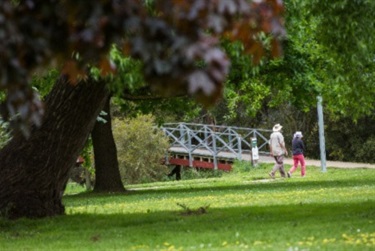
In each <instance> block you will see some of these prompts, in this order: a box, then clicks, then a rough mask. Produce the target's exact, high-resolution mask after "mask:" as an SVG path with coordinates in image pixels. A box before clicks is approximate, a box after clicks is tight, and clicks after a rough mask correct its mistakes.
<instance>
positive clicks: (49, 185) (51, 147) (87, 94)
mask: <svg viewBox="0 0 375 251" xmlns="http://www.w3.org/2000/svg"><path fill="white" fill-rule="evenodd" d="M108 95H109V92H108V91H107V89H106V86H105V83H104V82H98V83H96V82H93V81H91V82H90V81H88V82H80V83H78V84H77V85H70V84H68V83H67V81H66V80H65V79H64V78H60V79H59V80H58V81H57V82H56V84H55V85H54V87H53V89H52V91H51V92H50V94H49V95H48V96H47V98H46V102H45V104H46V114H45V116H44V122H43V124H42V126H41V127H40V128H34V129H33V130H32V134H31V136H30V138H29V139H25V138H24V137H23V136H21V135H15V136H14V137H13V139H12V140H11V141H10V142H9V144H8V145H7V146H5V148H4V149H3V150H2V151H1V152H0V212H1V213H2V214H3V215H5V216H6V217H8V218H19V217H28V218H38V217H46V216H54V215H60V214H63V213H64V206H63V205H62V201H61V199H62V191H63V187H64V185H65V183H66V181H67V179H68V173H69V169H70V168H71V167H72V166H73V165H74V164H75V161H76V159H77V156H78V155H79V153H80V151H81V150H82V148H83V145H84V143H85V141H86V139H87V137H88V135H89V133H90V132H91V130H92V128H93V126H94V123H95V121H96V117H97V115H98V114H99V112H100V110H101V109H102V107H103V105H104V102H105V100H106V99H107V97H108Z"/></svg>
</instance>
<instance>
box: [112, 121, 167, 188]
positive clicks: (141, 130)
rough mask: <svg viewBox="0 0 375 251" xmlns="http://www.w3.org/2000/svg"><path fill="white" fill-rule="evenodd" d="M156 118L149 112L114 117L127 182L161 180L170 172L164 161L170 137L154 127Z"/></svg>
mask: <svg viewBox="0 0 375 251" xmlns="http://www.w3.org/2000/svg"><path fill="white" fill-rule="evenodd" d="M153 122H154V119H153V117H152V116H150V115H142V116H139V117H138V118H135V119H115V120H114V121H113V134H114V138H115V142H116V146H117V155H118V161H119V169H120V173H121V177H122V181H123V183H124V184H136V183H147V182H154V181H161V180H163V178H165V176H166V175H167V173H168V168H167V167H166V166H165V165H163V164H162V161H163V159H164V158H165V155H166V153H167V149H168V147H169V142H168V138H167V137H166V136H165V135H164V133H163V132H162V131H161V130H158V129H156V128H154V126H153V124H154V123H153Z"/></svg>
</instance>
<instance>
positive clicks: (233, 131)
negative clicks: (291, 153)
mask: <svg viewBox="0 0 375 251" xmlns="http://www.w3.org/2000/svg"><path fill="white" fill-rule="evenodd" d="M161 129H162V130H163V131H164V133H165V134H166V135H167V136H168V137H169V138H170V142H171V146H170V148H169V150H168V154H167V156H166V164H169V165H176V166H187V167H195V168H204V169H214V170H224V171H230V170H231V169H232V164H233V162H234V161H235V160H248V161H251V162H252V163H253V164H254V161H256V159H254V156H255V151H256V155H258V154H269V152H268V146H267V144H268V138H269V134H270V133H271V130H266V129H254V128H243V127H233V126H217V125H205V124H193V123H168V124H164V125H163V126H162V127H161ZM265 135H266V136H265Z"/></svg>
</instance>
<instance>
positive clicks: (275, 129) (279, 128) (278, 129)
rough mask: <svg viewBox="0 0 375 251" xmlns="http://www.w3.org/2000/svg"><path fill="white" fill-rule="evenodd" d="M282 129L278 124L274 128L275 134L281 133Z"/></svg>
mask: <svg viewBox="0 0 375 251" xmlns="http://www.w3.org/2000/svg"><path fill="white" fill-rule="evenodd" d="M281 128H283V127H282V126H281V125H280V124H276V125H274V126H273V129H272V130H273V131H274V132H279V131H280V130H281Z"/></svg>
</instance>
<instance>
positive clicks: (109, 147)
mask: <svg viewBox="0 0 375 251" xmlns="http://www.w3.org/2000/svg"><path fill="white" fill-rule="evenodd" d="M103 111H104V112H105V113H106V115H103V116H101V117H103V118H104V119H105V120H106V121H107V122H105V123H104V122H101V121H97V122H96V123H95V126H94V130H93V131H92V133H91V137H92V143H93V146H94V156H95V177H96V178H95V186H94V192H124V191H125V188H124V185H123V184H122V182H121V176H120V171H119V167H118V161H117V149H116V144H115V141H114V138H113V134H112V117H111V111H110V97H108V98H107V100H106V102H105V105H104V108H103Z"/></svg>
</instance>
